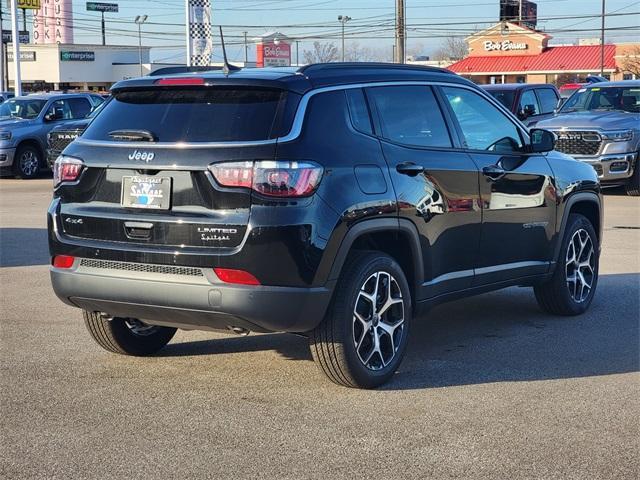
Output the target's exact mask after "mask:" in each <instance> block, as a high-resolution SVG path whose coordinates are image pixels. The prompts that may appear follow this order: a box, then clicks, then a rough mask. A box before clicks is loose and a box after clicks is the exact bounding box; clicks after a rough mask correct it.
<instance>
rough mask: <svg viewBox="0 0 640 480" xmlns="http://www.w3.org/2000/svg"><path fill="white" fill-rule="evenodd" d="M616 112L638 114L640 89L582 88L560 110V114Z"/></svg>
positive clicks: (639, 109)
mask: <svg viewBox="0 0 640 480" xmlns="http://www.w3.org/2000/svg"><path fill="white" fill-rule="evenodd" d="M593 110H596V111H602V110H617V111H622V112H634V113H637V112H640V87H638V86H635V87H632V86H629V87H593V88H582V89H580V90H578V91H577V92H576V93H574V94H573V95H572V96H571V97H570V98H569V100H567V101H566V102H565V104H564V105H563V106H562V108H561V109H560V112H561V113H570V112H585V111H593Z"/></svg>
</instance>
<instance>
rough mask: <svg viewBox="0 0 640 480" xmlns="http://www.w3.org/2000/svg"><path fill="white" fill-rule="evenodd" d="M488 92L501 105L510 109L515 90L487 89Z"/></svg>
mask: <svg viewBox="0 0 640 480" xmlns="http://www.w3.org/2000/svg"><path fill="white" fill-rule="evenodd" d="M489 93H490V94H491V95H492V96H493V98H495V99H496V100H497V101H499V102H500V103H501V104H502V105H504V106H505V107H507V108H508V109H509V110H511V107H513V101H514V99H515V92H514V91H513V90H489Z"/></svg>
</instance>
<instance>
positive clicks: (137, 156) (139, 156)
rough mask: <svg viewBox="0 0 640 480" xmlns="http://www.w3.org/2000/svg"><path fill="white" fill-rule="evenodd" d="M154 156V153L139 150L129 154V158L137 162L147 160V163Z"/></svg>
mask: <svg viewBox="0 0 640 480" xmlns="http://www.w3.org/2000/svg"><path fill="white" fill-rule="evenodd" d="M155 157H156V154H155V153H153V152H141V151H139V150H134V151H133V152H131V153H130V154H129V160H131V161H132V162H133V161H138V162H147V163H149V162H150V161H151V160H153V159H154V158H155Z"/></svg>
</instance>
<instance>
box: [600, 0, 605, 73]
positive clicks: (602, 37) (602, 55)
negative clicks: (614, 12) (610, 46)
mask: <svg viewBox="0 0 640 480" xmlns="http://www.w3.org/2000/svg"><path fill="white" fill-rule="evenodd" d="M605 9H606V5H605V0H602V25H601V28H600V76H603V75H604V19H605V17H606V12H605Z"/></svg>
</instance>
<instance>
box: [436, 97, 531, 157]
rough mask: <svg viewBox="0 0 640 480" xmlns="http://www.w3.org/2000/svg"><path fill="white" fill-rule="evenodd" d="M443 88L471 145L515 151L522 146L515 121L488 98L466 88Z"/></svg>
mask: <svg viewBox="0 0 640 480" xmlns="http://www.w3.org/2000/svg"><path fill="white" fill-rule="evenodd" d="M442 90H443V92H444V94H445V96H446V98H447V100H448V101H449V104H450V105H451V108H452V110H453V113H454V114H455V116H456V118H457V119H458V123H459V124H460V128H461V129H462V133H463V135H464V138H465V141H466V144H467V146H468V147H469V148H471V149H474V150H490V151H499V152H512V151H514V150H516V149H519V148H520V147H521V146H522V140H521V138H520V134H519V132H518V129H517V128H516V126H515V124H514V123H513V122H511V121H510V120H509V119H508V118H507V117H506V116H505V115H504V114H503V113H502V112H501V111H500V110H498V109H497V108H496V107H495V106H494V105H492V104H491V102H489V101H488V100H487V99H485V98H484V97H482V96H481V95H479V94H477V93H475V92H472V91H470V90H466V89H462V88H455V87H443V88H442Z"/></svg>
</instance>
